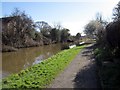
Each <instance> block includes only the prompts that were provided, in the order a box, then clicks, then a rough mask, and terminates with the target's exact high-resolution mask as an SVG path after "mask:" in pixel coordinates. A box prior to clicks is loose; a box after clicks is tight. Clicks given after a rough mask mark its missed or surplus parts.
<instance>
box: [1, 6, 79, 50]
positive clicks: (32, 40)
mask: <svg viewBox="0 0 120 90" xmlns="http://www.w3.org/2000/svg"><path fill="white" fill-rule="evenodd" d="M0 21H1V22H2V46H3V47H2V51H4V52H5V51H16V50H17V49H18V48H25V47H33V46H40V45H48V44H52V43H59V42H61V43H66V42H78V41H79V40H80V37H81V34H80V33H77V34H76V36H72V35H71V34H70V33H69V31H70V30H69V29H67V28H64V27H62V26H61V24H60V23H56V24H55V25H54V26H51V25H49V24H48V23H47V22H45V21H37V22H34V21H33V20H32V18H31V17H30V16H28V15H27V14H26V13H25V11H20V10H19V9H18V8H16V9H15V10H14V11H13V12H12V13H11V15H9V16H7V17H3V18H1V19H0Z"/></svg>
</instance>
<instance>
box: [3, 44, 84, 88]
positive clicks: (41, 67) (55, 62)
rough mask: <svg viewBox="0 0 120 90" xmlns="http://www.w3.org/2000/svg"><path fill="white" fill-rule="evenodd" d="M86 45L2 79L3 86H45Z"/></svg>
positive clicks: (65, 51)
mask: <svg viewBox="0 0 120 90" xmlns="http://www.w3.org/2000/svg"><path fill="white" fill-rule="evenodd" d="M82 48H84V46H78V47H74V48H72V49H67V50H63V51H61V52H59V53H58V54H56V55H54V56H52V57H50V58H48V59H47V60H44V61H43V62H41V63H39V64H36V65H34V66H32V67H30V68H27V69H25V70H22V71H21V72H20V73H18V74H13V75H11V76H9V77H7V78H5V79H3V80H2V88H45V87H46V86H47V85H48V84H49V83H50V82H51V81H52V80H53V79H54V78H55V77H56V76H57V75H58V74H59V73H60V72H61V71H62V70H64V69H65V68H66V67H67V65H69V63H70V62H71V61H72V60H73V59H74V58H75V56H76V55H77V54H78V53H79V52H80V50H81V49H82Z"/></svg>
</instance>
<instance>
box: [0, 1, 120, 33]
mask: <svg viewBox="0 0 120 90" xmlns="http://www.w3.org/2000/svg"><path fill="white" fill-rule="evenodd" d="M118 1H119V0H113V1H107V0H106V1H105V0H104V2H102V1H101V2H90V1H88V2H6V1H5V0H4V1H2V15H1V16H0V17H3V16H6V15H10V14H11V12H12V11H13V10H14V8H16V7H17V8H19V9H20V10H21V11H25V12H26V13H27V14H28V15H30V16H31V17H32V19H33V20H34V21H46V22H48V23H49V24H50V25H54V23H60V24H61V25H62V26H63V27H65V28H68V29H70V33H71V34H72V35H75V34H76V33H77V32H83V30H84V26H85V25H86V24H87V23H88V22H89V21H90V20H92V19H95V15H96V13H97V12H100V13H102V15H103V17H104V19H107V20H108V21H110V20H111V17H112V10H113V8H114V7H115V6H116V4H117V3H118ZM0 7H1V5H0Z"/></svg>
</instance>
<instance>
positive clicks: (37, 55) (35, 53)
mask: <svg viewBox="0 0 120 90" xmlns="http://www.w3.org/2000/svg"><path fill="white" fill-rule="evenodd" d="M59 51H61V44H52V45H46V46H40V47H31V48H24V49H19V50H18V51H17V52H6V53H3V54H2V71H3V77H4V76H8V75H10V74H12V73H17V72H19V71H20V70H22V69H25V68H27V67H29V66H32V65H34V64H37V63H40V62H41V61H42V60H44V59H46V58H48V57H50V56H52V55H54V54H56V53H58V52H59ZM6 74H7V75H6Z"/></svg>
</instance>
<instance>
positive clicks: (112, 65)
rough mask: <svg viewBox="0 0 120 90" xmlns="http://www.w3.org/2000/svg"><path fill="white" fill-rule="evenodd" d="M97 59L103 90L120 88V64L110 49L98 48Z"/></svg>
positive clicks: (96, 51)
mask: <svg viewBox="0 0 120 90" xmlns="http://www.w3.org/2000/svg"><path fill="white" fill-rule="evenodd" d="M95 57H96V61H97V65H98V74H99V77H100V80H101V85H102V88H104V89H105V88H120V71H119V70H120V63H118V62H117V61H116V60H117V59H116V58H115V57H113V55H112V53H111V51H110V49H109V48H96V49H95ZM119 60H120V59H119Z"/></svg>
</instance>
